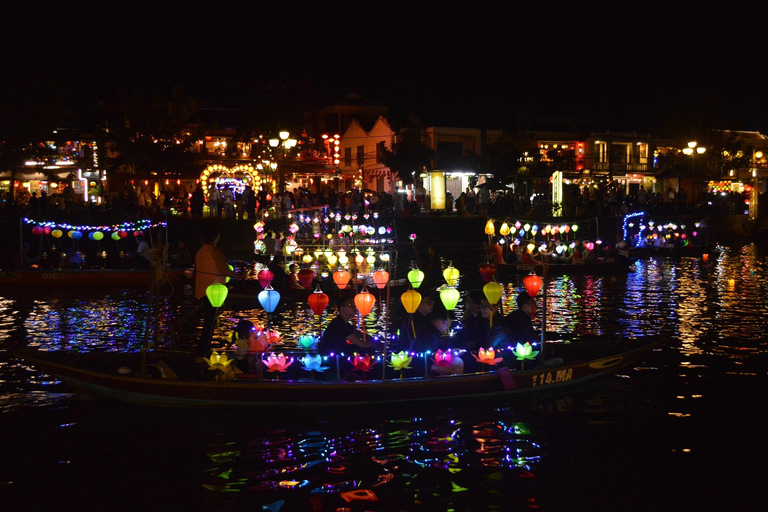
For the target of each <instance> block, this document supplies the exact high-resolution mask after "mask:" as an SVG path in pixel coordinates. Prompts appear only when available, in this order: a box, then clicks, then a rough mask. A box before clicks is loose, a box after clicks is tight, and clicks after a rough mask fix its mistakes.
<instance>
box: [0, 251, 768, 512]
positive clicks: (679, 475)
mask: <svg viewBox="0 0 768 512" xmlns="http://www.w3.org/2000/svg"><path fill="white" fill-rule="evenodd" d="M767 256H768V252H767V251H766V248H765V247H759V246H755V245H746V246H743V247H730V248H728V250H727V251H724V252H722V253H721V254H720V255H715V254H713V255H711V256H710V257H709V259H708V260H707V261H705V260H704V259H702V258H701V257H699V258H682V259H669V258H668V259H664V258H658V259H654V258H648V259H642V260H639V261H638V262H636V263H635V264H634V265H633V267H632V269H631V271H630V272H628V273H627V274H626V275H624V274H622V275H613V276H597V275H595V276H592V275H572V276H558V277H553V278H551V279H550V281H549V283H548V287H547V308H548V318H547V325H548V329H549V330H556V331H561V332H573V333H575V334H576V335H577V337H579V336H587V335H592V334H601V335H602V334H623V335H625V336H639V335H645V334H659V333H662V334H667V335H669V336H670V339H669V342H668V343H667V344H666V345H665V346H663V347H662V348H661V349H659V350H658V351H656V352H654V353H652V354H650V355H649V356H648V357H647V358H646V360H645V361H643V362H642V363H641V364H639V365H638V366H637V367H635V368H632V369H628V370H625V371H622V373H621V374H620V375H616V376H613V377H610V378H608V379H605V380H602V381H600V382H597V383H595V384H592V385H590V386H589V387H586V388H579V389H576V390H569V391H567V392H560V393H558V394H550V395H543V396H537V397H533V398H527V399H520V398H515V399H514V400H513V399H508V400H507V401H504V400H499V401H498V402H497V403H492V402H491V403H489V402H483V403H466V402H464V403H460V402H457V403H455V404H450V405H448V406H446V405H440V406H432V407H420V408H410V407H387V408H382V410H371V409H366V410H365V411H359V410H356V409H355V408H351V407H350V408H349V409H344V410H335V411H328V412H324V411H317V410H312V411H311V412H310V411H300V410H299V411H293V412H288V413H286V412H221V411H218V412H213V411H178V410H165V409H146V408H139V407H133V406H127V405H124V404H117V403H110V402H105V401H101V400H88V399H84V398H83V397H79V396H77V395H72V394H71V392H70V390H69V389H67V388H66V387H64V386H62V385H60V384H59V383H57V382H56V381H55V380H54V379H52V378H50V377H49V376H47V375H44V374H41V373H39V372H37V371H35V370H34V369H33V368H29V367H27V366H25V365H24V364H23V362H20V361H18V360H17V359H15V358H13V357H12V356H11V354H10V353H9V349H12V348H13V347H18V346H27V345H39V346H42V347H44V348H46V349H54V350H58V349H67V348H77V349H79V350H90V349H96V348H99V349H107V350H114V349H135V348H136V347H139V346H141V344H142V343H143V341H144V337H145V336H146V335H147V334H148V335H149V336H152V335H153V332H154V331H153V329H154V328H152V329H150V331H151V332H149V333H148V332H147V330H146V326H147V322H146V319H147V317H148V315H149V311H148V305H147V304H148V301H147V295H148V293H147V291H145V290H141V289H137V290H131V289H120V290H107V291H105V290H79V291H76V290H53V289H44V290H34V291H22V292H19V291H17V290H8V289H0V311H2V314H0V348H1V349H2V351H1V352H0V433H2V439H3V443H2V444H0V461H2V465H0V510H49V509H57V508H58V509H61V508H62V507H64V508H67V509H69V508H71V509H74V507H77V508H78V509H80V510H139V509H143V510H165V511H168V510H217V511H218V510H225V511H229V510H232V511H240V510H282V511H292V510H312V511H321V510H322V511H335V510H350V511H357V510H359V511H363V510H387V511H389V510H392V511H395V510H398V511H399V510H409V511H411V510H413V511H417V510H424V511H427V510H430V511H431V510H441V511H448V510H457V511H459V510H478V511H480V510H553V511H554V510H697V509H698V510H755V509H757V507H760V509H762V508H763V506H762V505H761V504H762V503H763V502H764V501H765V500H764V499H765V498H766V497H767V496H766V491H765V486H764V483H763V481H762V480H763V479H764V477H765V476H766V474H767V473H768V472H767V471H766V470H765V462H764V458H765V454H766V453H768V450H767V448H768V442H766V440H765V439H766V435H765V432H764V430H765V422H766V416H768V415H767V414H766V412H765V410H766V404H767V403H768V400H767V398H768V379H766V363H768V347H767V345H766V343H767V342H766V336H765V333H766V330H767V329H766V322H768V320H767V319H768V315H766V313H767V312H768V311H767V310H768V306H767V305H766V304H768V300H767V299H768V291H767V290H766V287H767V286H768V280H766V277H765V276H766V266H767V265H768V258H767ZM505 289H506V294H505V298H504V301H505V308H510V307H512V306H511V301H512V298H513V296H514V294H515V291H517V290H520V289H521V287H520V284H519V283H518V282H513V283H508V284H507V286H506V287H505ZM165 292H167V293H168V295H169V296H170V298H169V299H168V301H167V303H165V305H163V306H162V308H161V309H160V312H159V314H160V317H161V319H163V318H167V317H168V316H169V315H170V314H171V312H174V313H178V312H181V313H182V314H183V313H184V312H186V311H188V310H189V308H190V307H191V300H190V298H189V294H188V292H189V290H188V289H187V290H185V289H184V287H178V288H177V289H174V290H165ZM541 300H542V299H541V295H540V296H539V301H541ZM395 302H396V300H393V301H392V303H393V306H392V311H393V316H397V314H398V312H399V309H398V307H397V306H396V305H395ZM256 304H257V303H256V302H255V301H253V304H252V305H249V303H248V302H247V301H246V302H245V303H243V302H242V301H241V302H240V303H239V305H238V307H237V308H236V309H232V308H228V307H227V306H226V305H225V307H224V308H223V309H222V325H223V327H224V328H225V330H226V328H227V327H229V326H231V325H232V324H233V323H234V322H235V321H237V319H239V318H252V319H254V320H256V321H257V322H264V321H266V318H265V315H264V313H263V311H261V309H260V308H258V306H257V305H256ZM305 309H306V306H303V307H302V305H301V304H300V303H295V304H290V305H286V306H284V310H283V313H282V314H281V315H276V316H274V317H273V318H271V319H270V321H271V322H272V324H273V326H275V327H277V328H278V329H280V330H282V331H283V332H284V333H285V336H286V337H285V340H286V344H288V345H290V343H291V342H290V339H291V337H292V335H293V334H294V333H295V332H296V329H297V328H298V327H301V326H306V325H310V327H311V322H312V320H311V319H309V317H308V316H307V315H306V314H305V313H304V312H303V311H304V310H305ZM539 311H541V308H540V310H539ZM457 316H458V317H460V311H459V312H458V313H457ZM327 320H328V319H326V320H325V321H326V322H327ZM164 322H165V320H162V321H161V322H160V323H159V325H158V327H157V329H158V332H161V331H163V330H165V329H166V328H167V325H166V324H165V323H164ZM395 323H396V322H395ZM192 327H194V325H193V326H192ZM182 333H183V329H182ZM177 343H179V344H180V345H182V346H183V344H184V343H185V338H184V336H183V334H182V336H180V338H179V339H178V341H177ZM350 493H351V494H350ZM345 497H346V498H347V499H345ZM363 498H371V499H363ZM348 500H349V501H348Z"/></svg>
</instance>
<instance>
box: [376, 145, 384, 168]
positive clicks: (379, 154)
mask: <svg viewBox="0 0 768 512" xmlns="http://www.w3.org/2000/svg"><path fill="white" fill-rule="evenodd" d="M386 151H387V145H386V143H385V142H384V141H381V142H377V143H376V163H377V164H380V163H383V162H384V154H385V153H386Z"/></svg>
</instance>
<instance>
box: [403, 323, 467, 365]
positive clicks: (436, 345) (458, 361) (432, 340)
mask: <svg viewBox="0 0 768 512" xmlns="http://www.w3.org/2000/svg"><path fill="white" fill-rule="evenodd" d="M427 320H428V323H427V326H426V328H424V330H423V331H422V332H421V333H420V334H419V337H418V338H417V339H416V342H415V345H414V350H413V352H416V353H424V352H429V353H431V354H432V355H431V356H427V358H426V359H427V361H430V360H431V359H433V358H434V357H435V356H434V354H436V353H437V351H438V350H439V349H441V348H443V347H441V345H443V343H441V336H442V335H443V333H445V332H446V331H447V330H448V329H449V328H450V327H451V319H450V318H449V317H448V313H447V312H446V311H434V312H432V313H431V314H430V315H429V316H428V317H427ZM445 349H446V350H448V349H447V347H446V348H445ZM411 364H413V362H412V363H411ZM429 371H430V373H431V374H433V375H459V374H461V373H464V360H463V359H462V358H461V357H459V356H458V355H454V356H453V357H452V358H451V363H450V364H447V365H442V364H438V363H437V362H435V363H434V364H432V365H431V367H430V370H429Z"/></svg>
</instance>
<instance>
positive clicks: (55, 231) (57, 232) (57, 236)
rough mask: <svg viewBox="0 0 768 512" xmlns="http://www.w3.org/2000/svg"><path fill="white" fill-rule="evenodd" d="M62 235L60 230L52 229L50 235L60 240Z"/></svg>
mask: <svg viewBox="0 0 768 512" xmlns="http://www.w3.org/2000/svg"><path fill="white" fill-rule="evenodd" d="M63 234H64V233H63V232H62V231H61V230H60V229H54V230H53V231H51V235H53V238H61V235H63Z"/></svg>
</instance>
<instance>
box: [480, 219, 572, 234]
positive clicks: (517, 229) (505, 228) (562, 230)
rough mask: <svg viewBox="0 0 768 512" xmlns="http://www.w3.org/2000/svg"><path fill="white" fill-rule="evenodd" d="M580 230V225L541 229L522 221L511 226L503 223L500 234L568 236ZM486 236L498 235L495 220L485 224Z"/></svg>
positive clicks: (489, 220)
mask: <svg viewBox="0 0 768 512" xmlns="http://www.w3.org/2000/svg"><path fill="white" fill-rule="evenodd" d="M578 230H579V226H578V224H573V225H568V224H562V225H559V226H558V225H554V226H553V225H551V224H547V225H546V226H544V227H543V228H539V225H538V224H533V225H532V224H531V223H529V222H526V223H525V224H523V223H522V222H520V221H517V222H515V223H514V224H513V225H511V226H510V225H509V223H507V222H502V224H501V227H499V234H500V235H501V236H509V235H515V234H518V235H520V236H525V235H528V234H530V235H531V236H536V234H537V233H541V234H542V235H550V234H551V235H566V234H568V233H570V232H571V231H573V233H576V232H577V231H578ZM485 234H486V235H488V236H493V235H495V234H496V225H495V223H494V220H493V219H488V222H486V223H485Z"/></svg>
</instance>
